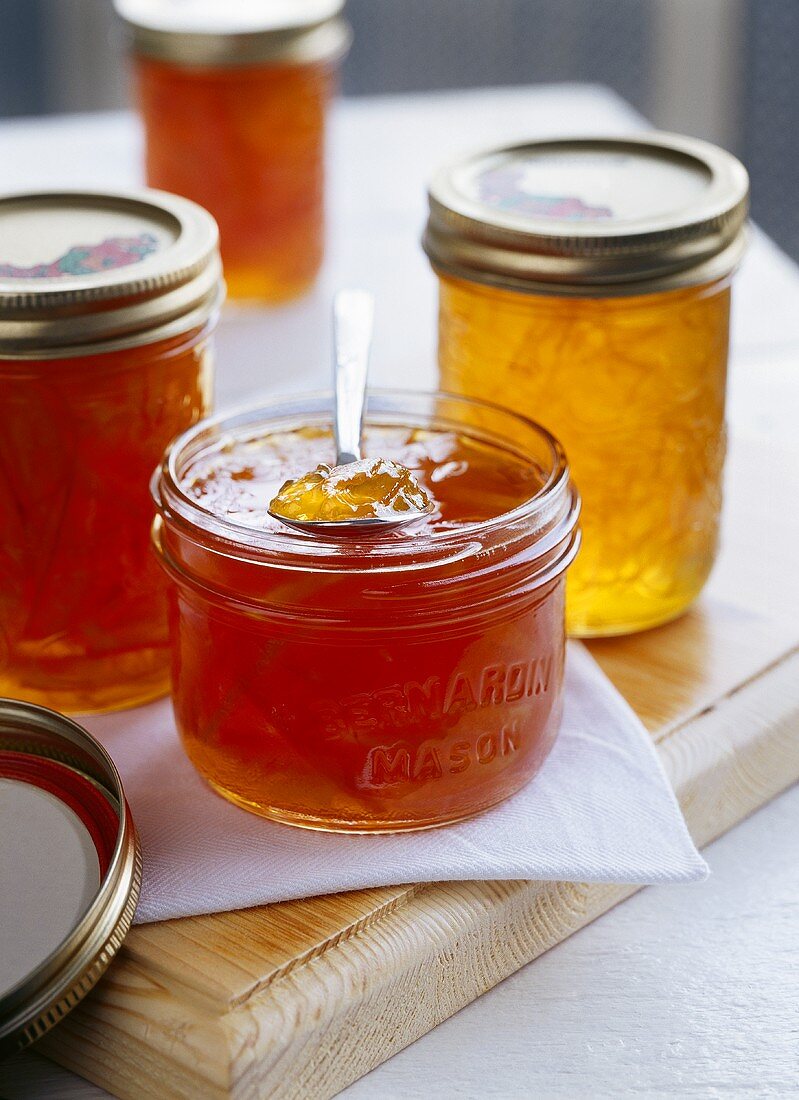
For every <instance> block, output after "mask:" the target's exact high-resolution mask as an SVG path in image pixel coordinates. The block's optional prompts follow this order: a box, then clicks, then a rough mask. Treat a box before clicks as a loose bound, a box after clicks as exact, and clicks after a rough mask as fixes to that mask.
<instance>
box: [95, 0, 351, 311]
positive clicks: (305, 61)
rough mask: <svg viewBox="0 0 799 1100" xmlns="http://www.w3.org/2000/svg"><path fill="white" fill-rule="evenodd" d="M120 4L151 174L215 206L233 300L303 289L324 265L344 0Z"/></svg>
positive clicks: (281, 296) (125, 0)
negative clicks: (330, 124)
mask: <svg viewBox="0 0 799 1100" xmlns="http://www.w3.org/2000/svg"><path fill="white" fill-rule="evenodd" d="M116 6H117V9H118V11H119V12H120V14H121V15H122V17H123V19H124V20H125V21H126V23H127V25H128V27H129V29H130V32H131V39H132V51H133V60H134V75H135V83H136V87H137V90H138V101H139V107H140V110H141V115H142V118H143V120H144V129H145V150H146V154H145V155H146V175H147V182H148V184H149V185H150V186H151V187H160V188H163V189H164V190H166V191H174V192H175V193H177V194H179V195H186V196H187V197H188V198H190V199H194V201H195V202H198V203H200V204H201V205H202V206H204V207H205V208H206V209H208V210H210V211H211V213H212V214H213V215H214V217H215V218H216V220H217V222H218V223H219V230H220V238H221V249H222V259H223V261H224V265H225V279H226V282H227V286H228V292H229V294H230V296H231V297H234V298H245V299H246V298H249V299H259V300H262V301H266V302H280V301H284V300H288V299H291V298H294V297H296V296H298V295H299V294H301V293H302V292H303V291H304V290H306V289H307V288H308V287H309V286H310V285H311V284H312V282H313V281H314V279H315V277H316V274H317V272H318V270H319V266H320V264H321V262H322V254H323V247H324V152H325V120H326V114H327V108H328V103H329V100H330V97H331V94H332V92H333V90H334V86H335V82H336V73H337V68H338V63H339V62H340V61H341V59H342V57H343V56H344V54H345V53H346V50H347V48H348V46H349V41H350V34H349V29H348V27H347V25H346V23H344V22H343V21H342V20H341V19H340V18H338V16H339V13H340V10H341V8H342V6H343V0H293V3H292V5H290V6H289V5H286V4H285V3H277V4H276V3H275V2H274V0H271V2H270V0H267V2H266V3H263V4H260V5H252V4H246V3H242V0H227V2H225V3H217V2H213V3H212V2H210V0H201V2H200V3H199V4H197V3H195V4H193V5H182V6H180V5H176V4H170V3H167V2H165V0H117V3H116Z"/></svg>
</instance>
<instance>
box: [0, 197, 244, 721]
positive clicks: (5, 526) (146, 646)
mask: <svg viewBox="0 0 799 1100" xmlns="http://www.w3.org/2000/svg"><path fill="white" fill-rule="evenodd" d="M0 242H2V243H0V533H2V537H0V577H2V580H1V581H0V695H9V696H14V697H16V698H21V699H26V700H30V701H32V702H35V703H41V704H44V705H47V706H50V707H53V708H55V709H57V710H66V711H72V712H88V711H100V710H106V709H112V708H116V707H122V706H127V705H132V704H134V703H139V702H143V701H144V700H146V699H151V698H154V697H155V696H158V695H161V694H163V693H164V692H166V690H167V689H168V685H169V658H168V627H167V607H166V591H165V590H166V585H165V582H164V577H163V575H162V572H161V570H160V569H159V568H158V565H157V563H156V561H155V560H154V559H153V556H152V553H151V549H150V538H149V530H150V521H151V517H152V504H151V502H150V498H149V492H148V484H149V478H150V474H151V472H152V469H153V467H154V466H155V464H156V463H157V462H158V460H159V459H160V457H161V455H162V453H163V449H164V447H165V446H166V444H167V443H168V442H169V440H170V439H171V438H172V437H173V436H174V435H175V434H176V433H177V432H180V431H183V430H184V429H185V428H187V427H188V426H189V425H191V424H193V423H195V422H196V421H197V420H199V419H200V418H201V417H202V416H204V415H205V414H206V413H207V411H208V408H209V403H210V387H211V369H212V363H211V343H212V331H213V328H214V325H215V323H216V314H217V311H218V307H219V303H220V299H221V296H222V283H221V277H220V265H219V257H218V251H217V231H216V226H215V224H214V221H213V219H212V218H211V217H210V215H208V214H207V213H206V212H205V211H204V210H201V209H200V208H199V207H198V206H195V205H194V203H191V202H188V201H187V200H185V199H181V198H177V197H175V196H172V195H164V194H160V193H158V192H149V191H141V192H138V193H136V194H99V193H77V192H75V193H69V192H66V193H54V194H34V195H19V196H8V197H5V198H0Z"/></svg>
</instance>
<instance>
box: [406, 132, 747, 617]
mask: <svg viewBox="0 0 799 1100" xmlns="http://www.w3.org/2000/svg"><path fill="white" fill-rule="evenodd" d="M747 193H748V180H747V175H746V171H745V170H744V168H743V166H742V165H741V164H740V163H739V162H738V161H737V160H736V159H735V158H734V157H732V156H731V155H730V154H728V153H725V152H723V151H722V150H720V149H717V148H716V147H715V146H712V145H708V144H707V143H705V142H701V141H694V140H690V139H687V138H680V137H676V136H672V135H657V134H654V135H646V136H645V137H641V138H631V139H608V140H606V139H593V138H591V139H570V140H553V141H540V142H533V143H530V144H528V145H523V146H517V147H513V148H507V149H500V150H495V151H492V152H489V153H485V154H481V155H478V156H475V157H472V158H470V159H467V160H464V161H461V162H460V163H458V164H455V165H452V166H450V167H448V168H445V169H444V170H442V171H441V172H440V173H439V174H438V175H437V176H436V177H435V178H434V180H433V183H432V185H431V188H430V217H429V221H428V226H427V230H426V234H425V248H426V251H427V254H428V256H429V257H430V260H431V262H432V264H433V267H434V269H435V270H436V272H437V273H438V275H439V277H440V314H439V317H440V327H439V365H440V372H441V384H442V388H444V389H446V390H451V391H453V392H456V393H461V394H465V395H469V396H475V397H481V398H486V399H490V400H492V401H496V402H498V403H500V404H503V405H506V406H509V407H512V408H514V409H518V410H519V411H521V412H523V413H525V414H526V415H529V416H531V417H535V418H536V419H537V420H541V421H542V422H543V423H544V424H546V425H547V427H549V428H550V429H551V430H552V431H553V432H555V433H556V435H557V436H558V438H559V439H560V440H561V441H562V443H563V445H564V447H565V448H566V451H567V453H568V455H569V462H570V464H571V468H572V472H573V475H574V478H575V481H576V483H577V485H578V487H579V489H580V494H581V497H582V500H583V516H582V521H581V523H582V528H583V549H582V552H581V554H580V558H579V560H578V561H577V563H576V565H575V568H574V569H573V570H572V571H571V574H570V576H569V585H568V597H567V623H568V626H569V629H570V630H571V631H572V632H573V633H575V634H580V635H603V634H618V633H625V632H628V631H634V630H639V629H642V628H644V627H649V626H654V625H656V624H657V623H661V622H665V621H666V620H668V619H671V618H674V617H675V616H676V615H678V614H680V612H682V611H684V610H685V609H686V608H687V607H688V606H689V604H691V602H692V601H693V600H694V599H695V598H696V596H697V595H698V594H699V592H700V590H701V589H702V586H703V585H704V583H705V580H706V579H707V576H708V574H709V572H710V569H711V567H712V565H713V561H714V557H715V553H716V542H717V537H718V527H719V512H720V501H721V478H722V467H723V463H724V452H725V428H724V400H725V383H726V370H727V347H728V337H729V315H730V280H731V275H732V272H733V270H734V268H735V266H736V265H737V263H738V260H739V258H740V255H741V252H742V248H743V240H744V231H745V230H744V226H745V219H746V207H747Z"/></svg>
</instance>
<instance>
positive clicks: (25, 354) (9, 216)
mask: <svg viewBox="0 0 799 1100" xmlns="http://www.w3.org/2000/svg"><path fill="white" fill-rule="evenodd" d="M218 236H219V234H218V231H217V227H216V222H215V221H214V219H213V218H212V217H211V215H210V214H209V213H208V212H207V211H205V210H203V208H202V207H201V206H197V204H196V203H193V202H190V201H189V200H188V199H183V198H179V197H178V196H177V195H169V194H167V193H166V192H163V191H144V190H142V191H140V192H135V193H134V192H131V193H115V194H110V193H109V194H106V193H101V192H84V191H59V192H48V193H39V194H24V195H5V196H0V358H8V359H52V358H63V357H69V356H75V355H82V354H87V353H88V354H91V353H93V352H98V351H107V350H113V349H116V348H125V347H135V346H137V345H140V344H149V343H152V342H154V341H156V340H161V339H166V338H167V337H170V336H175V335H178V334H180V333H182V332H188V331H189V330H190V329H192V328H195V327H197V326H199V325H202V324H204V322H205V321H206V320H207V319H208V317H209V316H210V315H211V313H213V312H214V311H215V310H216V309H218V307H219V305H220V303H221V299H222V296H223V283H222V268H221V263H220V259H219V249H218Z"/></svg>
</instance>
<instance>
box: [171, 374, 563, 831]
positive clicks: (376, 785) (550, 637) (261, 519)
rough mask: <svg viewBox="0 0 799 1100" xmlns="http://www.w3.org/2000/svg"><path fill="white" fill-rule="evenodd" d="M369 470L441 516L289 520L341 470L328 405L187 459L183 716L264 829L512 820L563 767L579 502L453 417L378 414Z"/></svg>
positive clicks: (202, 442)
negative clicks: (553, 766)
mask: <svg viewBox="0 0 799 1100" xmlns="http://www.w3.org/2000/svg"><path fill="white" fill-rule="evenodd" d="M364 450H365V460H364V465H366V466H369V467H370V468H375V467H374V466H373V465H370V460H373V459H383V460H385V461H384V462H383V463H382V464H380V466H379V468H380V469H381V470H383V471H386V470H389V469H392V468H399V469H403V470H405V471H406V472H407V471H409V472H410V474H411V475H412V478H413V483H414V485H415V486H416V488H417V489H418V490H419V491H421V492H423V493H424V494H425V497H426V498H429V499H430V500H432V502H433V508H432V511H430V512H429V513H428V514H425V515H424V516H423V517H422V518H420V519H419V520H418V521H417V522H416V523H412V524H410V525H409V526H402V527H399V528H396V529H394V530H393V531H391V532H389V533H379V534H374V535H365V534H363V533H361V534H354V533H352V532H349V533H345V532H343V531H342V532H340V533H336V531H335V523H331V524H330V525H329V526H330V528H331V533H330V534H328V533H327V531H326V530H325V531H323V532H322V534H319V533H318V532H313V533H307V532H305V531H298V530H294V529H293V528H291V527H288V526H285V525H283V524H282V523H281V522H280V521H279V520H277V519H274V518H272V517H271V516H270V515H269V514H268V512H267V509H268V507H269V504H270V501H272V499H273V498H274V497H275V495H276V493H277V492H278V490H279V489H280V487H281V486H283V487H284V489H285V484H284V483H285V482H286V481H287V480H288V481H290V480H291V479H292V478H295V477H297V476H298V475H301V474H303V473H304V472H305V471H308V470H313V469H314V468H316V467H318V466H319V465H320V464H327V465H328V466H329V465H331V464H334V463H335V446H334V443H333V438H332V432H331V424H330V400H329V398H324V397H319V398H315V397H308V398H298V399H295V400H285V401H281V402H279V403H275V404H273V405H272V406H270V407H268V408H263V409H260V410H256V411H252V412H246V413H243V414H240V415H238V416H234V417H231V418H228V419H222V418H217V419H213V420H209V421H206V422H205V423H202V424H200V425H198V426H197V427H196V428H194V429H192V430H190V431H189V432H187V433H185V434H184V435H183V436H182V437H181V438H180V439H178V440H177V441H176V442H175V443H174V444H173V445H172V447H171V449H170V451H169V453H168V455H167V457H166V459H165V461H164V463H163V465H162V467H161V470H160V471H159V472H158V474H157V476H156V478H155V480H154V486H153V488H154V496H155V500H156V505H157V508H158V513H159V514H158V518H157V519H156V523H155V527H154V539H155V544H156V548H157V551H158V554H159V556H160V559H161V562H162V564H163V566H164V568H165V569H166V571H167V573H168V574H169V576H170V578H171V579H172V591H173V600H174V611H173V619H172V629H173V636H172V645H173V692H174V704H175V713H176V717H177V722H178V728H179V730H180V734H181V737H182V739H183V744H184V746H185V748H186V751H187V753H188V755H189V757H190V758H191V760H192V761H193V762H194V764H195V766H196V767H197V768H198V770H199V771H200V772H201V773H202V775H203V776H204V777H205V778H206V780H207V781H208V782H209V783H210V784H211V785H212V786H213V787H215V788H216V790H217V791H219V792H220V793H221V794H223V795H224V796H225V797H226V798H229V799H230V800H231V801H233V802H235V803H237V804H239V805H241V806H243V807H245V808H246V809H249V810H252V811H254V812H256V813H259V814H263V815H265V816H267V817H270V818H273V819H276V820H279V821H283V822H287V823H290V824H294V825H300V826H306V827H310V828H317V829H332V830H353V831H393V830H400V829H418V828H425V827H428V826H433V825H440V824H443V823H445V822H449V821H455V820H458V819H460V818H465V817H469V816H471V815H473V814H476V813H479V812H480V811H482V810H485V809H487V808H488V807H490V806H493V805H495V804H496V803H498V802H501V801H502V800H503V799H505V798H507V797H508V796H509V795H511V794H513V793H514V792H515V791H517V790H519V788H520V787H522V786H523V785H524V784H525V783H527V782H528V781H529V780H530V778H531V777H532V776H533V775H534V774H535V772H536V771H537V770H538V769H539V768H540V766H541V764H542V762H543V760H544V758H545V757H546V755H547V753H548V752H549V750H550V748H551V747H552V744H553V742H554V739H555V737H556V734H557V730H558V725H559V722H560V716H561V691H562V678H563V656H564V612H563V603H564V579H565V571H566V569H567V567H568V566H569V564H570V563H571V561H572V558H573V557H574V555H575V553H576V550H577V545H578V539H579V536H578V532H577V528H576V522H577V512H578V501H577V496H576V494H575V492H574V490H573V488H572V486H571V483H570V480H569V472H568V467H567V464H566V460H565V457H564V454H563V451H562V450H561V447H560V445H559V444H558V443H557V442H556V441H555V440H554V439H553V437H552V436H550V435H549V433H547V432H546V431H544V430H543V429H542V428H540V427H538V426H537V425H535V424H534V423H532V422H530V421H526V420H524V419H522V418H520V417H517V416H515V415H514V414H512V413H510V412H506V411H504V410H502V409H499V408H494V407H490V406H484V405H481V404H480V403H475V402H469V401H464V400H462V399H459V398H455V397H450V396H449V395H434V394H413V393H388V392H387V393H381V394H377V393H373V394H372V395H371V396H370V400H369V407H368V411H367V415H366V428H365V436H364ZM389 463H394V464H395V466H394V467H390V466H389V465H388V464H389ZM341 469H345V468H343V467H342V468H341Z"/></svg>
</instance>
